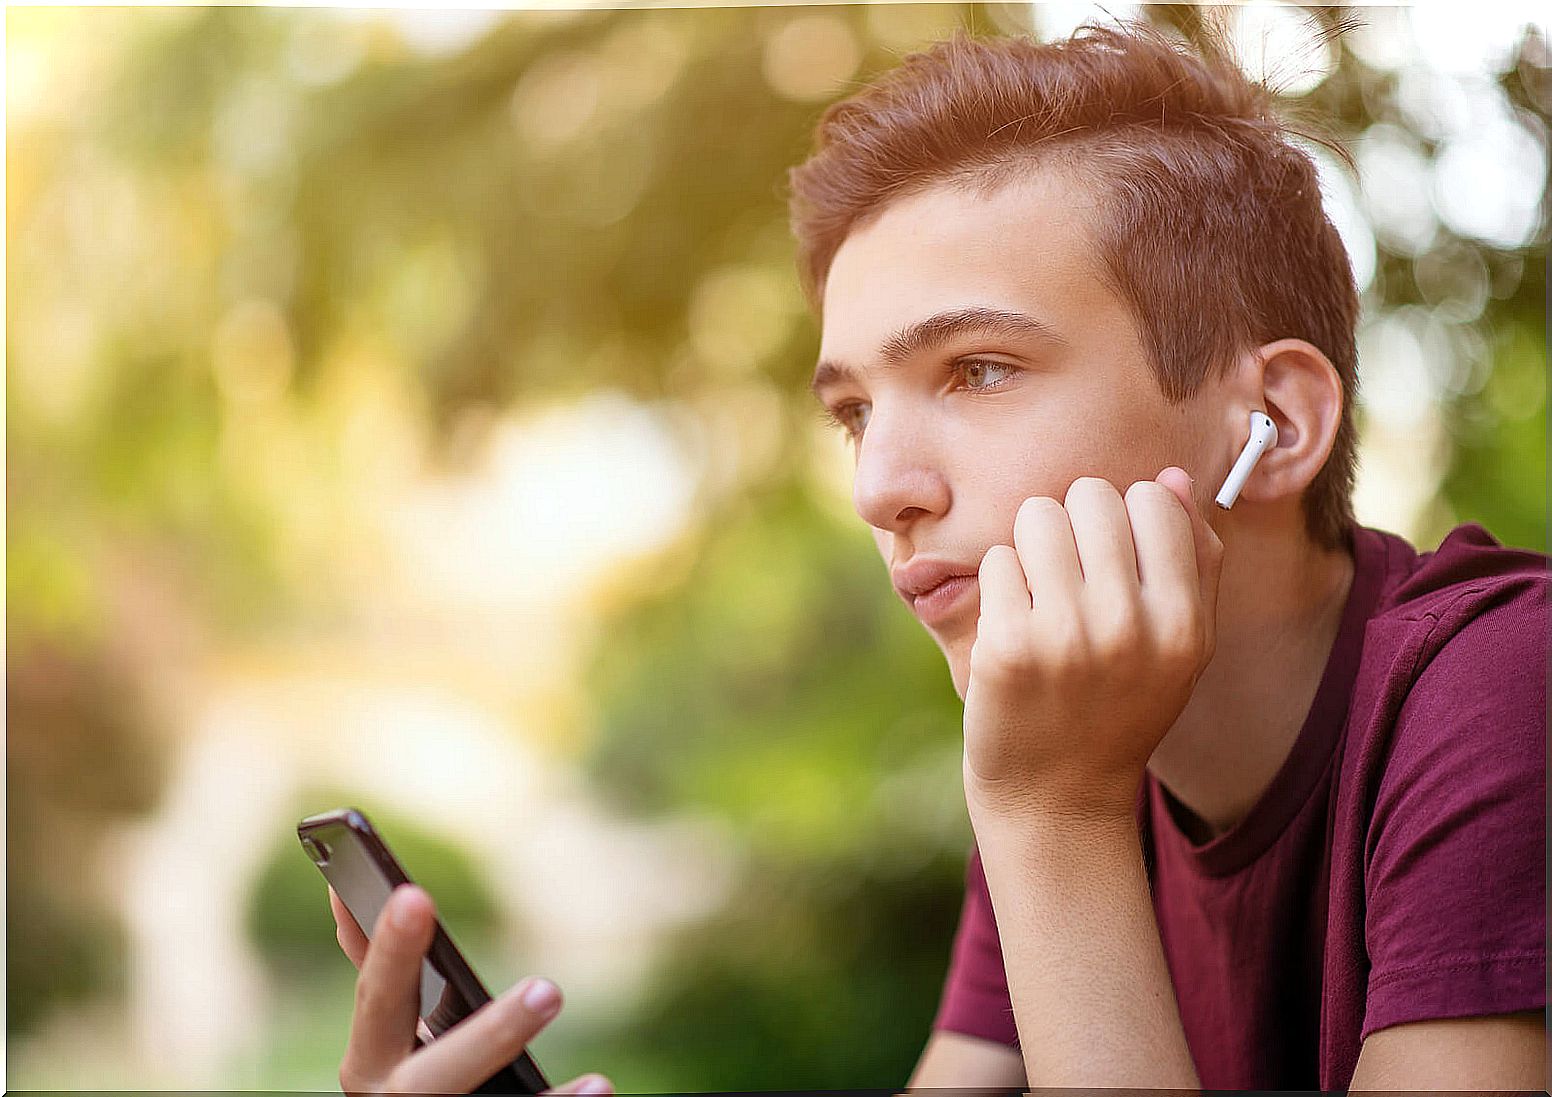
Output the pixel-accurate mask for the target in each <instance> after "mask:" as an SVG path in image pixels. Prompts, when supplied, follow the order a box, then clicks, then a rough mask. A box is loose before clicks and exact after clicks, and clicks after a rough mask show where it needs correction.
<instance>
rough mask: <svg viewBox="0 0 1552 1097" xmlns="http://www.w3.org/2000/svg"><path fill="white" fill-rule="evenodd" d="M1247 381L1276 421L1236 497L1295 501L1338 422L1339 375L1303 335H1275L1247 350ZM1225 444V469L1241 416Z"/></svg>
mask: <svg viewBox="0 0 1552 1097" xmlns="http://www.w3.org/2000/svg"><path fill="white" fill-rule="evenodd" d="M1253 358H1254V363H1251V365H1252V369H1253V370H1255V371H1256V372H1259V374H1260V377H1259V379H1252V380H1253V383H1254V387H1255V390H1256V391H1257V392H1258V393H1259V395H1260V397H1261V399H1262V400H1263V401H1265V405H1266V413H1267V414H1268V415H1270V416H1271V417H1272V422H1274V423H1276V424H1277V445H1276V447H1275V448H1273V449H1272V450H1271V451H1270V452H1269V453H1267V454H1265V455H1264V456H1262V458H1261V460H1260V461H1259V462H1258V463H1257V465H1256V469H1255V471H1254V472H1253V473H1251V476H1250V479H1249V480H1248V481H1247V482H1246V484H1245V487H1244V490H1243V491H1241V492H1240V498H1241V499H1244V500H1249V501H1252V502H1256V503H1269V502H1275V501H1277V500H1281V499H1297V498H1298V497H1300V496H1301V495H1303V494H1304V491H1305V490H1306V489H1307V488H1308V487H1309V486H1310V484H1311V483H1312V482H1313V481H1314V479H1315V476H1316V475H1317V474H1318V473H1319V472H1320V470H1321V469H1322V468H1323V467H1324V466H1325V463H1326V459H1327V458H1328V457H1329V456H1330V455H1331V447H1332V446H1334V445H1335V444H1336V434H1337V427H1338V426H1339V425H1340V424H1341V421H1342V379H1341V377H1340V376H1338V374H1337V372H1336V367H1335V366H1333V365H1332V364H1331V359H1329V358H1327V357H1326V356H1325V354H1323V353H1322V352H1321V350H1320V348H1318V347H1316V346H1314V345H1313V344H1311V343H1307V342H1305V341H1304V340H1303V339H1279V340H1278V341H1277V342H1275V343H1267V344H1266V345H1264V346H1262V347H1258V348H1257V349H1256V350H1255V351H1254V352H1253ZM1241 419H1242V421H1241V422H1239V423H1237V424H1236V425H1235V428H1234V432H1233V433H1232V434H1231V441H1230V442H1229V445H1228V446H1227V447H1226V452H1227V458H1226V460H1225V463H1224V466H1223V467H1224V469H1225V470H1227V469H1228V468H1229V467H1230V465H1232V464H1233V462H1234V459H1235V458H1236V457H1238V456H1239V451H1240V449H1241V447H1243V446H1244V444H1245V440H1246V439H1247V438H1248V437H1249V416H1248V415H1246V416H1242V417H1241Z"/></svg>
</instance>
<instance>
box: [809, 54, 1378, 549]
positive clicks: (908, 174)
mask: <svg viewBox="0 0 1552 1097" xmlns="http://www.w3.org/2000/svg"><path fill="white" fill-rule="evenodd" d="M1293 132H1294V131H1293V130H1291V129H1290V128H1288V127H1286V126H1285V125H1284V124H1283V123H1282V122H1281V121H1279V120H1278V119H1277V118H1276V117H1275V116H1274V112H1273V96H1272V93H1271V92H1269V91H1268V90H1267V89H1266V88H1264V87H1262V86H1261V85H1258V84H1255V83H1252V82H1251V81H1249V80H1248V79H1247V78H1246V77H1245V76H1244V75H1242V74H1241V72H1240V70H1239V69H1238V68H1237V67H1236V66H1235V64H1234V62H1233V60H1232V59H1231V58H1230V57H1229V55H1228V54H1227V51H1226V50H1224V49H1222V48H1221V47H1219V46H1217V45H1215V44H1214V42H1213V41H1212V40H1211V39H1207V40H1204V41H1202V42H1200V43H1199V44H1198V45H1197V46H1195V47H1194V48H1193V47H1191V46H1187V45H1185V44H1182V43H1177V42H1175V41H1173V40H1171V39H1170V38H1168V37H1166V36H1165V35H1164V34H1163V33H1162V32H1160V31H1157V30H1155V29H1153V28H1151V27H1148V26H1146V25H1139V24H1130V25H1127V26H1125V27H1124V28H1113V27H1092V26H1091V27H1085V28H1082V29H1081V30H1080V31H1079V32H1078V33H1077V34H1075V35H1074V36H1073V37H1072V38H1070V39H1065V40H1062V41H1057V42H1052V43H1048V44H1042V43H1040V42H1038V41H1035V40H1034V39H1031V38H1028V37H1023V36H1015V37H992V38H975V37H971V36H968V35H965V34H964V33H963V32H957V33H956V34H955V35H954V36H953V37H952V38H951V39H948V40H945V41H941V42H936V43H934V44H933V45H931V46H930V47H929V48H927V49H926V50H924V51H922V52H919V53H914V54H911V55H910V56H908V57H906V58H904V60H903V62H902V63H901V64H900V65H899V66H898V67H896V68H894V69H892V70H890V71H889V72H887V73H885V74H884V75H883V76H882V77H880V78H878V79H877V80H875V81H874V82H873V83H871V84H869V85H868V86H866V87H864V88H863V89H862V90H861V91H859V92H857V93H856V94H854V95H852V96H851V97H850V98H848V99H845V100H843V101H841V102H838V103H835V104H832V105H831V106H830V107H829V108H828V109H827V110H826V111H825V113H824V115H823V117H822V118H821V119H820V122H819V126H818V130H817V133H816V136H815V149H814V153H813V155H812V156H811V157H810V158H809V159H808V160H807V162H805V163H804V164H802V165H801V166H799V167H796V168H793V169H792V170H791V172H790V173H789V189H790V194H791V223H792V231H793V234H794V235H795V236H796V238H797V244H798V266H799V271H800V275H801V278H802V282H803V289H804V293H805V294H806V295H807V297H808V300H809V303H810V305H811V306H812V307H813V308H814V309H815V311H816V312H817V311H818V310H819V308H820V302H821V301H822V298H823V295H824V281H825V278H826V276H827V274H828V272H829V268H830V263H831V262H832V260H833V259H834V257H835V253H836V251H837V250H839V248H840V246H841V244H842V242H843V241H844V240H845V239H846V237H847V235H848V234H849V233H851V232H852V231H853V230H854V229H856V228H858V227H859V226H860V225H862V224H863V223H865V222H866V221H868V220H870V219H872V218H874V217H876V216H877V214H878V213H880V212H881V211H882V209H883V208H884V207H885V206H886V205H888V204H889V203H890V202H892V201H893V200H895V199H897V198H900V197H902V196H905V195H908V194H913V193H916V192H918V191H921V190H925V189H927V188H929V187H932V186H936V185H944V184H946V185H950V186H955V187H959V188H962V189H965V190H967V191H970V192H972V193H981V194H984V193H987V192H988V191H990V190H993V189H995V188H996V187H999V186H1001V185H1003V184H1005V183H1007V182H1009V181H1010V180H1012V179H1013V178H1015V177H1016V176H1018V175H1019V174H1021V173H1023V172H1027V171H1028V170H1029V169H1030V167H1031V166H1032V165H1033V164H1034V163H1036V162H1041V161H1044V162H1054V163H1058V164H1061V165H1064V166H1068V167H1071V166H1074V165H1077V164H1080V163H1081V164H1082V165H1083V167H1084V168H1085V169H1088V170H1092V171H1094V172H1095V173H1096V174H1097V175H1098V177H1099V178H1100V179H1101V180H1102V181H1103V183H1104V184H1105V193H1104V199H1103V205H1102V209H1103V212H1104V215H1105V216H1104V220H1103V223H1102V224H1101V225H1100V226H1099V228H1098V240H1097V244H1098V247H1099V252H1100V257H1101V259H1102V262H1103V264H1104V267H1105V269H1106V271H1107V272H1108V274H1109V276H1110V278H1111V279H1113V281H1114V285H1115V288H1116V289H1117V290H1118V292H1119V293H1120V294H1121V296H1122V297H1123V299H1124V300H1126V301H1127V302H1128V304H1129V305H1130V307H1131V308H1132V310H1133V312H1134V314H1135V316H1136V317H1137V320H1138V326H1139V329H1140V331H1141V334H1142V337H1143V340H1144V345H1145V346H1146V347H1147V348H1148V352H1149V356H1150V358H1151V360H1152V366H1153V370H1154V376H1155V377H1156V378H1157V380H1158V383H1159V387H1160V390H1161V391H1162V392H1163V394H1164V396H1165V397H1166V398H1167V399H1168V400H1170V401H1171V402H1174V403H1178V402H1180V401H1181V400H1184V399H1186V398H1187V397H1189V396H1190V395H1191V394H1193V393H1194V392H1195V391H1196V390H1197V389H1198V388H1199V386H1200V385H1201V383H1202V381H1203V380H1204V379H1205V378H1206V376H1207V373H1208V370H1209V369H1213V370H1214V371H1215V372H1220V373H1221V372H1222V371H1224V370H1225V369H1227V367H1228V365H1229V364H1230V362H1231V361H1232V360H1233V358H1234V357H1235V356H1236V355H1238V354H1240V353H1243V352H1244V351H1245V350H1248V349H1250V348H1251V347H1255V346H1259V345H1262V344H1264V343H1267V342H1271V341H1274V340H1276V339H1280V338H1300V339H1305V340H1307V341H1308V342H1310V343H1312V344H1313V345H1315V346H1316V347H1319V348H1320V350H1321V351H1322V352H1323V353H1324V354H1325V355H1326V356H1327V357H1328V358H1330V360H1331V362H1332V364H1333V365H1334V366H1335V367H1336V371H1337V374H1338V375H1339V376H1340V378H1341V384H1342V395H1343V407H1342V416H1341V422H1340V424H1339V426H1338V428H1337V434H1336V440H1335V444H1334V445H1333V447H1332V451H1331V455H1330V457H1329V459H1328V460H1327V462H1326V464H1325V466H1324V467H1323V468H1322V469H1321V470H1320V472H1319V473H1318V474H1317V475H1316V477H1315V479H1314V481H1313V482H1312V483H1311V484H1310V487H1309V489H1308V490H1307V491H1306V492H1305V495H1304V500H1303V506H1304V516H1305V525H1306V528H1307V530H1308V532H1309V536H1310V539H1311V540H1312V541H1314V542H1315V543H1316V544H1319V545H1321V546H1322V547H1325V548H1337V547H1340V546H1343V545H1345V544H1346V538H1347V527H1348V526H1350V525H1351V524H1352V523H1353V521H1354V519H1353V511H1352V489H1353V479H1354V475H1355V471H1356V465H1357V437H1356V430H1355V428H1354V425H1353V405H1354V402H1355V400H1356V398H1357V389H1358V377H1357V349H1356V345H1355V329H1356V326H1357V319H1358V292H1357V288H1356V286H1355V285H1354V282H1353V274H1352V268H1351V266H1350V264H1349V262H1348V258H1347V253H1346V251H1345V250H1344V249H1343V246H1342V242H1341V239H1340V238H1339V237H1338V235H1337V232H1336V229H1335V227H1334V226H1333V225H1332V224H1331V221H1330V220H1329V219H1328V218H1327V217H1326V215H1325V213H1324V211H1323V210H1322V208H1321V198H1320V187H1319V184H1318V182H1317V178H1316V170H1315V164H1314V161H1313V159H1312V158H1311V157H1310V155H1309V154H1308V153H1306V152H1305V151H1303V150H1301V149H1300V148H1298V147H1297V146H1296V145H1294V144H1293V143H1291V142H1290V141H1289V139H1288V138H1289V135H1290V134H1291V133H1293ZM1322 143H1324V144H1331V143H1330V142H1325V141H1322ZM1336 151H1338V152H1339V153H1340V152H1341V150H1340V148H1339V147H1338V148H1337V150H1336ZM1204 304H1205V305H1206V306H1207V307H1204Z"/></svg>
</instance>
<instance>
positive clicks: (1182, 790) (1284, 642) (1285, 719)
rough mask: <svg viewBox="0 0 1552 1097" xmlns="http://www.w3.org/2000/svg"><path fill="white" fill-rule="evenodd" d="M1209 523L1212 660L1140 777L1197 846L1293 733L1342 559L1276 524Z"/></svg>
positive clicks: (1325, 640)
mask: <svg viewBox="0 0 1552 1097" xmlns="http://www.w3.org/2000/svg"><path fill="white" fill-rule="evenodd" d="M1222 517H1223V519H1224V520H1223V521H1221V522H1218V521H1215V522H1214V525H1215V527H1217V528H1218V532H1219V536H1220V538H1221V539H1222V540H1223V543H1224V556H1223V573H1222V578H1221V580H1220V582H1219V588H1218V634H1217V643H1216V645H1215V647H1214V655H1213V660H1212V662H1211V663H1209V664H1208V666H1207V669H1206V670H1205V671H1204V672H1203V673H1202V677H1201V678H1200V679H1199V680H1198V682H1197V685H1196V689H1195V691H1194V692H1193V693H1192V695H1191V701H1190V703H1189V704H1187V705H1186V707H1185V710H1184V711H1183V712H1181V714H1180V718H1179V719H1178V720H1176V721H1175V723H1174V725H1173V726H1172V727H1171V728H1170V730H1169V732H1168V734H1166V735H1165V737H1164V739H1163V741H1162V742H1161V743H1160V744H1159V746H1158V748H1157V749H1156V750H1155V751H1154V753H1153V757H1152V758H1151V759H1150V760H1149V762H1148V769H1149V771H1150V772H1152V773H1153V775H1154V776H1155V777H1156V778H1158V780H1159V781H1160V782H1161V783H1162V784H1163V785H1164V786H1165V787H1166V788H1168V789H1169V791H1170V793H1171V794H1172V795H1173V796H1174V797H1175V799H1176V800H1178V801H1179V802H1180V803H1181V804H1182V805H1183V806H1185V807H1186V808H1188V809H1189V810H1190V812H1191V813H1192V814H1193V815H1194V816H1195V817H1196V819H1197V820H1199V821H1200V826H1199V827H1197V828H1196V829H1197V830H1198V833H1196V834H1191V835H1189V837H1191V838H1192V840H1193V841H1197V842H1201V841H1205V840H1206V839H1207V838H1210V837H1213V836H1216V835H1218V834H1222V833H1223V832H1224V831H1226V830H1228V829H1229V828H1230V827H1232V826H1234V825H1235V824H1236V823H1238V822H1239V821H1240V820H1241V819H1243V818H1244V817H1245V815H1246V813H1247V812H1249V811H1250V809H1251V807H1252V806H1254V805H1255V803H1256V801H1257V800H1259V799H1260V798H1261V795H1262V793H1264V792H1265V791H1266V789H1267V786H1268V785H1270V784H1271V782H1272V778H1273V777H1274V776H1275V775H1276V774H1277V770H1278V769H1279V768H1280V767H1281V766H1282V764H1283V762H1284V761H1285V760H1286V759H1287V757H1288V753H1289V751H1290V750H1291V749H1292V748H1293V744H1294V740H1295V739H1297V738H1298V735H1299V730H1300V729H1301V728H1302V727H1303V726H1304V720H1305V717H1306V716H1307V715H1308V714H1309V710H1310V705H1311V703H1312V702H1313V701H1314V699H1315V692H1316V689H1317V688H1318V687H1319V685H1320V679H1321V677H1322V674H1323V672H1324V671H1325V667H1326V662H1327V660H1328V659H1329V658H1330V655H1331V648H1332V646H1333V645H1334V644H1335V642H1336V635H1337V630H1338V627H1339V626H1340V625H1341V621H1342V611H1343V609H1344V608H1345V606H1346V603H1347V595H1348V591H1349V590H1350V589H1351V587H1352V581H1353V559H1352V557H1351V556H1350V555H1349V554H1348V553H1347V552H1346V551H1345V550H1336V551H1327V550H1323V549H1320V548H1319V547H1317V546H1316V545H1314V544H1312V543H1311V542H1310V541H1309V540H1308V539H1307V537H1306V536H1305V534H1304V531H1303V518H1302V516H1301V515H1298V514H1290V515H1288V517H1287V520H1286V521H1285V522H1283V523H1282V524H1281V525H1280V526H1272V527H1270V528H1268V525H1267V524H1265V523H1259V524H1258V523H1245V524H1243V525H1242V524H1239V523H1234V522H1231V521H1228V520H1227V519H1228V516H1227V515H1224V516H1222Z"/></svg>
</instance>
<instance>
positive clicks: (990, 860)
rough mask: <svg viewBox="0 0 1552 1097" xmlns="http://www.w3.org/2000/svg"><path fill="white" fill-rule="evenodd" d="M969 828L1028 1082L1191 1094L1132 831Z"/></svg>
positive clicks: (986, 820)
mask: <svg viewBox="0 0 1552 1097" xmlns="http://www.w3.org/2000/svg"><path fill="white" fill-rule="evenodd" d="M971 822H972V823H973V824H974V825H975V834H976V841H977V844H978V846H979V848H980V851H981V861H982V863H983V865H984V866H985V869H986V880H987V885H988V888H989V890H990V892H991V898H992V907H993V910H994V911H995V913H996V917H997V928H998V933H999V936H1000V937H1001V939H1002V952H1003V962H1004V964H1005V966H1006V968H1007V975H1008V990H1009V992H1010V995H1011V998H1012V1002H1013V1014H1014V1020H1015V1022H1016V1024H1017V1027H1018V1034H1019V1043H1020V1045H1021V1046H1022V1048H1023V1053H1024V1065H1025V1071H1026V1075H1027V1077H1028V1081H1029V1084H1030V1085H1031V1086H1134V1087H1142V1088H1146V1087H1151V1088H1180V1089H1193V1090H1194V1089H1196V1088H1198V1081H1197V1077H1196V1069H1195V1067H1194V1065H1193V1064H1192V1062H1191V1055H1190V1051H1189V1049H1188V1048H1187V1046H1186V1040H1185V1033H1184V1031H1183V1030H1182V1029H1181V1025H1180V1013H1179V1009H1178V1007H1177V1006H1176V1004H1175V992H1174V987H1173V985H1172V984H1171V983H1170V979H1169V970H1168V968H1167V966H1166V965H1165V961H1164V950H1163V946H1162V945H1161V944H1160V941H1159V931H1158V924H1157V921H1156V919H1155V917H1154V913H1153V904H1152V900H1151V898H1150V896H1149V892H1148V881H1147V875H1146V870H1145V869H1144V866H1143V861H1142V850H1141V846H1140V843H1139V841H1138V836H1137V831H1136V826H1135V823H1134V822H1133V821H1132V820H1131V819H1123V818H1119V817H1117V818H1114V819H1111V818H1106V819H1104V820H1102V821H1098V820H1075V819H1070V818H1064V817H1061V816H1055V815H1049V814H1047V815H1042V814H1041V813H1038V812H1030V813H1028V814H1027V815H1026V816H1025V817H1021V818H1019V819H1016V820H1011V819H1009V818H1008V817H1006V816H1005V815H1004V814H1002V813H992V812H989V811H984V810H977V807H976V805H974V804H972V805H971Z"/></svg>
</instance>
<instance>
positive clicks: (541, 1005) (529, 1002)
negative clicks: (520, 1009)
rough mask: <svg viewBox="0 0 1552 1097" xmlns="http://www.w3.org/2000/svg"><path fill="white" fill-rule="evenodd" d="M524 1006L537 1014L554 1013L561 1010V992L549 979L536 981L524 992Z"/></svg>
mask: <svg viewBox="0 0 1552 1097" xmlns="http://www.w3.org/2000/svg"><path fill="white" fill-rule="evenodd" d="M523 1005H525V1006H527V1007H528V1008H529V1009H531V1010H533V1011H534V1012H535V1013H543V1014H550V1013H554V1012H555V1011H556V1010H557V1009H559V1008H560V992H559V991H558V990H556V989H555V984H554V983H552V982H550V981H549V980H548V979H535V980H534V981H533V982H532V983H531V984H529V986H528V989H527V990H525V991H523Z"/></svg>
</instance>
